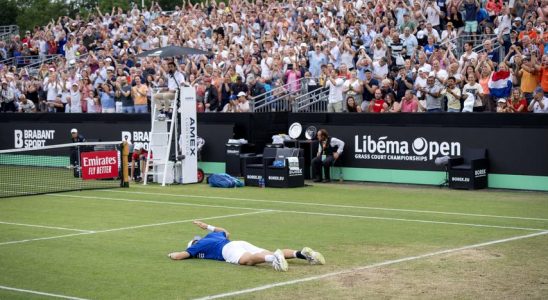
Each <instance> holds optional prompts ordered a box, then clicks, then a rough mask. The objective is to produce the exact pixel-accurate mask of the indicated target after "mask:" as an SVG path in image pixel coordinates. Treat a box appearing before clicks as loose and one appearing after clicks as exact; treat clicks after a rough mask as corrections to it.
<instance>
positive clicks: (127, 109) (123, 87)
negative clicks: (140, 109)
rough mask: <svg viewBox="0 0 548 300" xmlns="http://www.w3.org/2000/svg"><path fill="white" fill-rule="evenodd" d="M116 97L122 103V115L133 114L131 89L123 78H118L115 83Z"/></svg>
mask: <svg viewBox="0 0 548 300" xmlns="http://www.w3.org/2000/svg"><path fill="white" fill-rule="evenodd" d="M116 96H117V97H118V98H119V99H120V102H121V103H122V112H123V113H134V112H135V107H134V104H133V98H132V97H131V87H130V86H129V84H128V83H127V79H126V78H125V77H119V81H118V82H117V83H116Z"/></svg>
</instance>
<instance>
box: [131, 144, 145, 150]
mask: <svg viewBox="0 0 548 300" xmlns="http://www.w3.org/2000/svg"><path fill="white" fill-rule="evenodd" d="M141 149H143V143H135V146H133V151H139V150H141Z"/></svg>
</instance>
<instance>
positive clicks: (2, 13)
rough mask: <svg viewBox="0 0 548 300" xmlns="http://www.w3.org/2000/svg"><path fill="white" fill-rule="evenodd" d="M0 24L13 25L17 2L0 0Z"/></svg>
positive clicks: (15, 17)
mask: <svg viewBox="0 0 548 300" xmlns="http://www.w3.org/2000/svg"><path fill="white" fill-rule="evenodd" d="M0 7H1V9H0V25H14V24H16V22H17V13H18V9H17V2H16V1H15V0H0Z"/></svg>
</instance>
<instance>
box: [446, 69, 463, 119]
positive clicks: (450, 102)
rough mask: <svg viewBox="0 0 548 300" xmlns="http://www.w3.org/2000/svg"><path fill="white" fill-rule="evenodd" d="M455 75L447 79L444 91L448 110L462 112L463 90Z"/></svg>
mask: <svg viewBox="0 0 548 300" xmlns="http://www.w3.org/2000/svg"><path fill="white" fill-rule="evenodd" d="M456 83H457V81H456V79H455V77H452V76H451V77H449V78H448V79H447V83H446V88H445V90H444V92H443V94H444V95H445V97H446V98H447V112H460V110H461V101H460V99H461V91H460V88H459V87H458V86H457V84H456Z"/></svg>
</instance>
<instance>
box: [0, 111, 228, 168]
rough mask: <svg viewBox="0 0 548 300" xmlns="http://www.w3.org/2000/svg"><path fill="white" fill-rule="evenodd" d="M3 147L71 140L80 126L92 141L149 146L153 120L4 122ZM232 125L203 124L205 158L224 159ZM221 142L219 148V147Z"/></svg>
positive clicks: (200, 133) (0, 146) (0, 134)
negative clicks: (75, 129) (71, 133)
mask: <svg viewBox="0 0 548 300" xmlns="http://www.w3.org/2000/svg"><path fill="white" fill-rule="evenodd" d="M1 124H2V126H0V149H2V150H3V149H20V148H37V147H43V146H49V145H56V144H66V143H71V135H70V130H71V128H77V129H78V133H80V134H82V135H83V136H84V137H85V138H86V139H87V140H88V141H89V142H96V141H123V140H128V141H129V142H131V143H136V142H141V143H143V144H144V146H145V148H147V149H148V141H149V130H150V123H149V122H143V121H139V122H118V123H98V122H86V123H78V124H71V123H53V122H52V123H48V122H10V123H1ZM232 130H233V126H232V125H226V124H200V123H198V136H200V137H202V138H204V139H205V141H206V146H204V148H203V150H202V159H203V160H205V161H216V162H223V161H224V160H225V152H224V144H225V143H226V141H228V139H230V138H232ZM216 143H218V144H219V145H222V147H221V146H219V147H216V146H214V145H216Z"/></svg>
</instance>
